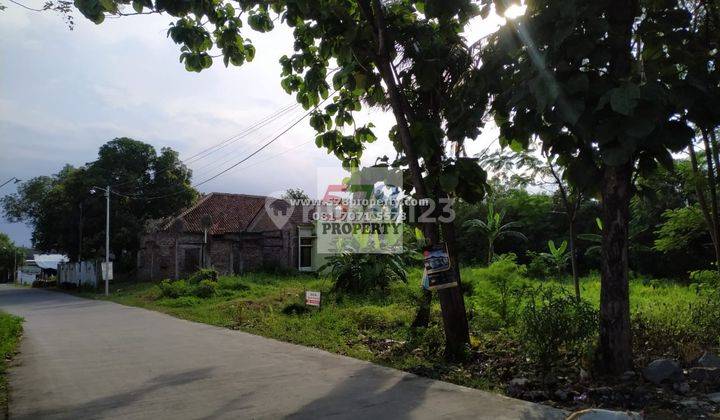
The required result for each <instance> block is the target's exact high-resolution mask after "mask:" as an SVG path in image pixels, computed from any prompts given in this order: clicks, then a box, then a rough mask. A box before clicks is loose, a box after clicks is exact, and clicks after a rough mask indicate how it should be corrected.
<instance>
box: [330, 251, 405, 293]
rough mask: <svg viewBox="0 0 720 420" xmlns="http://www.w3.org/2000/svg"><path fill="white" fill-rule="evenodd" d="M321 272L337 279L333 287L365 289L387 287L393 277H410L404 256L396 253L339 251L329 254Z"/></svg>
mask: <svg viewBox="0 0 720 420" xmlns="http://www.w3.org/2000/svg"><path fill="white" fill-rule="evenodd" d="M319 271H320V272H324V273H327V272H329V274H330V276H331V277H332V278H333V279H335V287H334V290H335V291H338V292H344V293H364V292H368V291H370V290H373V289H385V288H387V286H388V285H389V284H390V283H391V282H392V281H393V280H401V281H407V273H406V272H405V267H404V265H403V260H402V258H401V257H400V256H399V255H397V254H351V253H346V254H340V255H333V256H331V257H329V258H328V262H327V263H326V264H325V265H323V266H322V267H320V269H319Z"/></svg>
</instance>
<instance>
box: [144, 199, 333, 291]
mask: <svg viewBox="0 0 720 420" xmlns="http://www.w3.org/2000/svg"><path fill="white" fill-rule="evenodd" d="M311 211H312V208H311V207H301V206H296V207H293V208H291V206H290V204H289V203H287V202H286V201H283V200H278V199H274V198H270V197H263V196H255V195H246V194H227V193H210V194H207V195H205V196H204V197H202V198H201V199H200V200H199V201H198V202H197V203H196V204H195V205H194V206H192V207H190V208H189V209H187V210H185V211H183V212H182V213H180V214H179V215H177V216H176V217H173V218H172V219H170V220H169V221H165V222H163V223H161V224H159V225H158V226H157V227H156V228H154V229H149V230H148V231H147V232H146V233H145V234H144V235H143V236H142V238H141V240H140V242H141V243H140V252H139V253H138V261H137V271H138V277H139V278H140V279H142V280H159V279H166V278H172V279H178V278H183V277H184V276H187V275H188V274H190V273H192V272H194V271H196V270H197V269H199V268H200V267H213V268H214V269H216V270H217V271H218V273H220V274H240V273H243V272H245V271H248V270H254V269H258V268H261V267H268V266H275V267H284V268H296V269H298V270H301V271H315V270H316V269H317V268H318V267H319V266H320V265H321V264H322V259H323V258H322V256H321V255H318V254H317V251H316V245H315V235H314V227H313V224H312V222H311V220H312V218H311V217H312V216H311ZM271 213H272V214H273V215H276V216H277V217H273V216H271ZM288 213H291V214H289V215H288Z"/></svg>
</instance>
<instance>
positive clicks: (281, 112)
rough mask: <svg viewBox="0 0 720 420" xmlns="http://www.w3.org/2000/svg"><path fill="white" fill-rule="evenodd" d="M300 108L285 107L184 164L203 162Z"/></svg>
mask: <svg viewBox="0 0 720 420" xmlns="http://www.w3.org/2000/svg"><path fill="white" fill-rule="evenodd" d="M298 106H299V104H298V103H294V104H291V105H289V106H285V107H283V108H281V109H280V110H279V111H276V112H274V113H273V114H271V115H269V116H267V117H264V118H262V119H261V120H260V121H258V122H256V123H254V124H252V125H251V126H250V127H248V128H246V129H244V130H243V131H242V132H240V133H239V134H236V135H234V136H232V137H230V138H227V139H225V140H223V141H222V142H220V143H218V144H216V145H214V146H211V147H209V148H207V149H205V150H203V151H200V152H198V153H196V154H194V155H192V156H190V157H189V158H186V159H185V160H184V161H183V162H184V163H185V164H186V165H187V164H190V163H194V162H197V161H199V160H201V159H203V158H205V157H207V156H209V155H211V154H213V153H215V152H217V151H219V150H221V149H223V148H225V147H227V146H228V145H229V144H232V143H234V142H236V141H238V140H240V139H242V138H244V137H247V135H248V134H250V133H252V132H254V131H257V130H258V129H259V128H262V127H264V126H266V125H268V124H269V123H271V122H273V121H275V120H277V119H278V118H280V117H282V116H283V115H285V114H287V113H288V112H290V111H292V110H294V109H295V108H297V107H298ZM213 149H214V150H213ZM200 155H202V156H200Z"/></svg>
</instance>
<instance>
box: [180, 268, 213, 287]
mask: <svg viewBox="0 0 720 420" xmlns="http://www.w3.org/2000/svg"><path fill="white" fill-rule="evenodd" d="M217 278H218V273H217V271H215V270H214V269H212V268H201V269H200V270H198V271H196V272H194V273H193V274H191V275H190V277H188V279H187V282H188V283H190V284H199V283H200V282H201V281H203V280H211V281H217Z"/></svg>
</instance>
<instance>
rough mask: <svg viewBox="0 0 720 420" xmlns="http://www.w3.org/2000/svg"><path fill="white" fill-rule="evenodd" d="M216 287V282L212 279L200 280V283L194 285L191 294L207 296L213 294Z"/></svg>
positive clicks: (201, 296)
mask: <svg viewBox="0 0 720 420" xmlns="http://www.w3.org/2000/svg"><path fill="white" fill-rule="evenodd" d="M217 288H218V283H217V282H216V281H212V280H200V283H199V284H198V285H197V286H195V289H194V290H193V295H195V296H197V297H199V298H209V297H211V296H213V295H214V294H215V291H216V290H217Z"/></svg>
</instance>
